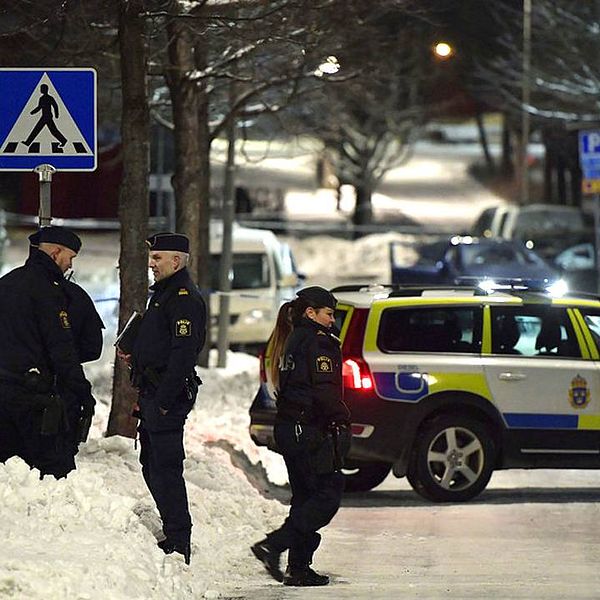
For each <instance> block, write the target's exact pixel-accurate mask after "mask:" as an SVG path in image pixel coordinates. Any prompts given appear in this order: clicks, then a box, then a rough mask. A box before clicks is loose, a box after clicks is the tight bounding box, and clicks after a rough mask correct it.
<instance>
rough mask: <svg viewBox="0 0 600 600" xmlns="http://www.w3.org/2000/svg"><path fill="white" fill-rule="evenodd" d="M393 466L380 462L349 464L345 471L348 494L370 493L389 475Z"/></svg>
mask: <svg viewBox="0 0 600 600" xmlns="http://www.w3.org/2000/svg"><path fill="white" fill-rule="evenodd" d="M391 468H392V465H390V464H388V463H380V462H361V461H353V462H347V464H346V467H345V468H344V469H343V471H342V472H343V474H344V483H345V488H344V491H346V492H368V491H369V490H372V489H373V488H374V487H377V486H378V485H379V484H380V483H381V482H382V481H383V480H384V479H385V478H386V477H387V476H388V474H389V472H390V469H391Z"/></svg>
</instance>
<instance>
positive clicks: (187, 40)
mask: <svg viewBox="0 0 600 600" xmlns="http://www.w3.org/2000/svg"><path fill="white" fill-rule="evenodd" d="M178 7H179V3H178V2H174V3H172V11H173V12H175V10H177V8H178ZM189 27H190V24H189V23H188V22H186V21H185V20H184V19H178V18H176V17H175V18H172V19H170V20H169V21H168V22H167V35H168V37H169V42H168V55H169V66H168V68H167V73H166V75H167V77H166V79H167V84H168V86H169V90H170V93H171V104H172V107H173V123H174V126H175V130H174V143H175V173H174V175H173V189H174V191H175V205H176V207H177V217H176V223H177V231H178V232H179V233H184V234H185V235H187V236H188V238H189V239H190V254H191V256H192V259H193V261H194V263H195V262H199V260H205V257H206V254H204V253H202V252H201V251H200V240H199V230H200V227H199V219H200V193H201V190H200V164H201V162H200V147H199V139H200V136H199V130H198V92H197V84H196V82H195V81H194V79H193V74H194V68H195V65H194V45H193V36H192V32H191V31H190V29H189ZM194 263H193V264H194ZM193 264H192V268H191V270H190V273H191V275H192V278H193V279H194V280H195V281H197V280H198V271H197V267H196V268H194V266H193Z"/></svg>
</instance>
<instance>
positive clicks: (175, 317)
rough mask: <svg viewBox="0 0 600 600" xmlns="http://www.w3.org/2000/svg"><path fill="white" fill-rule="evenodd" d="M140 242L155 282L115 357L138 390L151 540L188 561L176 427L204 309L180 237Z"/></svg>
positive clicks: (192, 386) (194, 387)
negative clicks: (153, 512)
mask: <svg viewBox="0 0 600 600" xmlns="http://www.w3.org/2000/svg"><path fill="white" fill-rule="evenodd" d="M146 242H147V244H148V248H149V260H148V265H149V267H150V268H151V269H152V273H153V275H154V281H155V283H154V285H152V286H151V288H150V289H151V290H152V296H151V298H150V301H149V303H148V309H147V311H146V313H145V314H144V316H143V318H142V321H141V323H140V325H139V331H138V334H137V338H136V340H135V342H134V346H133V351H132V355H131V356H130V357H129V356H122V355H121V358H125V359H126V360H128V361H129V362H130V365H131V367H132V382H133V384H134V385H135V387H137V388H138V390H139V400H138V404H139V410H140V417H141V418H140V424H139V436H140V438H139V439H140V445H141V453H140V462H141V464H142V474H143V476H144V479H145V481H146V484H147V486H148V489H149V490H150V493H151V494H152V497H153V498H154V501H155V502H156V506H157V508H158V512H159V513H160V517H161V519H162V522H163V532H164V534H165V539H163V540H161V541H160V542H158V545H159V547H160V548H161V549H162V550H163V551H164V552H165V553H166V554H171V553H173V552H177V553H180V554H182V555H183V556H184V559H185V562H186V564H190V555H191V550H190V535H191V528H192V520H191V517H190V513H189V509H188V500H187V493H186V488H185V482H184V479H183V460H184V458H185V451H184V446H183V427H184V423H185V420H186V417H187V415H188V413H189V412H190V410H191V409H192V407H193V405H194V401H195V399H196V394H197V392H198V385H199V384H200V380H199V379H198V377H197V376H196V374H195V371H194V365H195V364H196V361H197V359H198V354H199V353H200V350H201V349H202V346H203V345H204V340H205V333H206V332H205V330H206V306H205V304H204V300H203V299H202V296H201V295H200V292H199V290H198V288H197V287H196V286H195V285H194V283H193V282H192V280H191V278H190V275H189V273H188V270H187V267H186V265H187V262H188V258H189V241H188V238H187V237H186V236H184V235H181V234H177V233H169V232H166V233H157V234H156V235H153V236H151V237H150V238H148V240H147V241H146Z"/></svg>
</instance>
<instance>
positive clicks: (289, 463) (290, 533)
mask: <svg viewBox="0 0 600 600" xmlns="http://www.w3.org/2000/svg"><path fill="white" fill-rule="evenodd" d="M274 433H275V441H276V442H277V445H278V447H279V449H280V450H281V453H282V455H283V459H284V461H285V466H286V468H287V472H288V479H289V482H290V487H291V491H292V498H291V501H290V511H289V515H288V517H287V519H286V520H285V522H284V523H283V525H282V526H281V527H280V528H279V529H277V530H275V531H273V532H271V533H270V534H268V535H267V540H268V543H269V545H271V546H272V547H273V548H274V549H275V550H277V551H279V552H283V551H284V550H287V549H289V555H288V564H289V566H290V567H292V568H304V567H307V566H308V565H310V564H311V563H312V557H313V554H314V552H315V550H316V549H317V548H318V547H319V544H320V542H321V536H320V534H319V533H317V532H318V530H319V529H321V528H322V527H325V526H326V525H327V524H328V523H330V522H331V520H332V519H333V517H334V516H335V514H336V513H337V511H338V509H339V507H340V503H341V499H342V494H343V491H344V476H343V475H342V473H340V472H338V471H331V472H329V473H318V472H317V471H318V469H316V468H315V461H314V460H313V456H312V453H313V452H314V448H312V447H311V446H312V445H311V440H310V439H309V437H308V436H306V435H305V433H304V431H303V430H302V428H301V427H298V425H297V424H296V423H291V422H290V423H288V422H286V423H276V425H275V432H274Z"/></svg>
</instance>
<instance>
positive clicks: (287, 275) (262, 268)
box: [210, 223, 303, 349]
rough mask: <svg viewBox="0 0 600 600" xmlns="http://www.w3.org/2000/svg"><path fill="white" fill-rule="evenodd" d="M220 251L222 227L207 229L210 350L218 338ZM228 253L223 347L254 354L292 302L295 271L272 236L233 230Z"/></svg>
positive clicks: (246, 229)
mask: <svg viewBox="0 0 600 600" xmlns="http://www.w3.org/2000/svg"><path fill="white" fill-rule="evenodd" d="M222 246H223V231H222V226H220V224H217V225H214V226H213V223H211V239H210V254H211V267H210V269H211V277H212V282H211V288H212V289H213V290H215V291H216V292H217V293H213V294H211V299H210V310H211V325H212V330H211V339H212V342H213V344H215V343H216V340H217V334H218V322H219V302H220V296H219V294H218V289H219V262H220V258H221V249H222ZM232 249H233V281H232V284H231V287H232V289H231V296H230V298H231V299H230V303H229V310H230V326H229V343H230V345H231V346H232V347H233V348H243V349H252V348H257V347H259V346H262V345H263V344H264V343H265V342H266V341H267V339H268V337H269V335H270V333H271V330H272V329H273V326H274V325H275V319H276V317H277V311H278V310H279V307H280V306H281V304H282V303H283V302H285V301H286V300H290V299H292V298H294V296H295V293H296V290H297V289H298V287H299V285H300V284H301V281H302V279H303V276H302V274H300V273H298V272H297V271H296V267H295V263H294V259H293V256H292V253H291V249H290V247H289V246H288V244H286V243H283V242H281V241H280V240H279V239H278V238H277V236H276V235H275V234H274V233H273V232H272V231H268V230H262V229H251V228H249V227H241V226H239V225H235V224H234V226H233V229H232Z"/></svg>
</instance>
